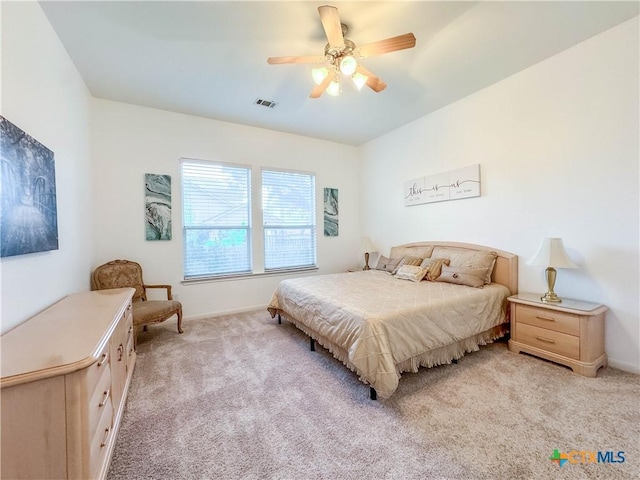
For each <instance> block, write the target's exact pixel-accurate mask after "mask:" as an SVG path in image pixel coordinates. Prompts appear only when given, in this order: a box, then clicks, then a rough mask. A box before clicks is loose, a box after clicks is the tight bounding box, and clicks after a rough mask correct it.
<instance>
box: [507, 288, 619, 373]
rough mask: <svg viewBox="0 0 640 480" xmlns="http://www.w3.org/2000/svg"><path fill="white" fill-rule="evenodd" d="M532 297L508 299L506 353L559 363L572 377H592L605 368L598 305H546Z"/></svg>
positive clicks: (522, 295) (567, 301)
mask: <svg viewBox="0 0 640 480" xmlns="http://www.w3.org/2000/svg"><path fill="white" fill-rule="evenodd" d="M540 297H541V295H539V294H535V293H519V294H518V295H513V296H511V297H509V302H510V304H511V339H510V340H509V350H511V351H512V352H515V353H520V352H525V353H529V354H531V355H535V356H537V357H541V358H544V359H546V360H550V361H552V362H556V363H560V364H562V365H566V366H567V367H569V368H571V369H572V370H573V371H574V372H575V373H577V374H580V375H584V376H586V377H595V376H596V373H597V371H598V369H599V368H600V367H603V368H604V367H606V366H607V355H606V354H605V353H604V312H606V311H607V307H605V306H604V305H600V304H598V303H590V302H582V301H579V300H571V299H563V300H562V302H561V303H546V302H543V301H542V300H540Z"/></svg>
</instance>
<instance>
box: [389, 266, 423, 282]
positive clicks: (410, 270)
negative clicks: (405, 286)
mask: <svg viewBox="0 0 640 480" xmlns="http://www.w3.org/2000/svg"><path fill="white" fill-rule="evenodd" d="M426 274H427V269H426V268H422V267H420V266H418V265H402V266H401V267H400V268H399V269H398V271H397V272H396V274H395V275H394V276H395V277H396V278H400V279H402V280H411V281H412V282H419V281H420V280H422V279H423V278H424V276H425V275H426Z"/></svg>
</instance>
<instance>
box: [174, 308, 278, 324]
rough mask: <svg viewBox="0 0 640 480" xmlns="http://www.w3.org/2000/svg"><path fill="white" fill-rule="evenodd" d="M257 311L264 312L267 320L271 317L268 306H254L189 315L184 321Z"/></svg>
mask: <svg viewBox="0 0 640 480" xmlns="http://www.w3.org/2000/svg"><path fill="white" fill-rule="evenodd" d="M255 310H264V314H265V318H269V317H271V315H270V314H269V312H267V306H266V305H253V306H250V307H242V308H234V309H231V310H216V311H215V312H209V313H201V314H198V315H189V316H185V317H184V318H183V320H185V321H189V320H200V319H202V318H212V317H221V316H222V315H233V314H234V313H244V312H253V311H255ZM267 315H268V317H267Z"/></svg>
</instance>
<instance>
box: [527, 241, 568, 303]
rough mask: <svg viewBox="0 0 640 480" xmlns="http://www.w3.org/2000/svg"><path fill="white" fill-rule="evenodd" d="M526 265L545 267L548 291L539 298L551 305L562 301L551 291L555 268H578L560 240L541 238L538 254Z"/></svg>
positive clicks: (554, 281) (553, 283)
mask: <svg viewBox="0 0 640 480" xmlns="http://www.w3.org/2000/svg"><path fill="white" fill-rule="evenodd" d="M527 265H535V266H537V267H547V269H546V270H545V273H546V276H547V289H548V291H547V293H545V294H544V295H543V296H542V297H540V300H542V301H543V302H552V303H560V302H562V299H561V298H560V297H558V295H556V293H555V292H554V291H553V287H554V286H555V284H556V268H578V266H577V265H576V264H575V263H573V262H572V261H571V259H570V258H569V256H568V255H567V252H566V251H565V249H564V245H563V243H562V239H561V238H543V239H542V243H541V244H540V248H539V249H538V253H536V255H535V257H533V258H532V259H531V260H529V262H527Z"/></svg>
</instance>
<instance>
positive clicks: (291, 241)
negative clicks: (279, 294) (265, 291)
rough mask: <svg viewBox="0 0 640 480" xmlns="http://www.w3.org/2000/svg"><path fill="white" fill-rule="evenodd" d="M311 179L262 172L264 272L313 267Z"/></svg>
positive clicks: (314, 220) (313, 211)
mask: <svg viewBox="0 0 640 480" xmlns="http://www.w3.org/2000/svg"><path fill="white" fill-rule="evenodd" d="M315 191H316V189H315V176H314V175H312V174H305V173H296V172H284V171H276V170H262V215H263V229H264V267H265V271H273V270H281V269H288V268H300V267H312V266H315V265H316V208H315V205H316V199H315Z"/></svg>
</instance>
